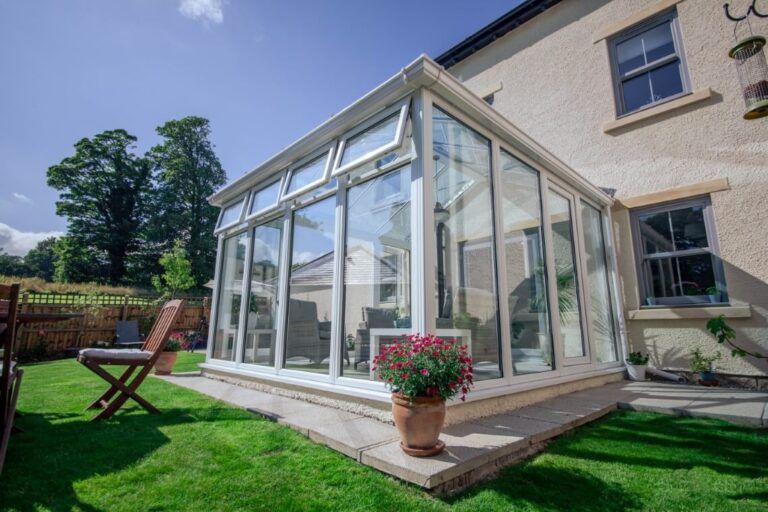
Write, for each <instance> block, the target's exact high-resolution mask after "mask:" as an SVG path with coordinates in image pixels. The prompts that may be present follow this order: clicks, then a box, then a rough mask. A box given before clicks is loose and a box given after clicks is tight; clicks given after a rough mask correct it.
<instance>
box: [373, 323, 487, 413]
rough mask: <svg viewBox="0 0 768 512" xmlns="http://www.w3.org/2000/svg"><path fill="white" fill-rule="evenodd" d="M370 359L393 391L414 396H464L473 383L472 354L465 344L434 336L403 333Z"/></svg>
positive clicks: (380, 376) (375, 369)
mask: <svg viewBox="0 0 768 512" xmlns="http://www.w3.org/2000/svg"><path fill="white" fill-rule="evenodd" d="M393 342H394V343H393V344H391V345H388V346H387V347H385V348H383V349H382V351H381V354H380V355H377V356H376V357H374V359H373V369H374V371H375V372H376V375H377V377H378V378H379V379H380V380H382V381H384V383H385V384H386V385H387V386H388V387H389V388H390V389H392V391H393V392H395V393H401V394H402V395H403V396H405V397H406V398H409V399H413V398H414V397H417V396H420V397H424V396H426V397H435V396H439V397H441V398H444V399H446V400H447V399H449V398H453V397H454V396H456V395H458V394H461V399H462V400H465V399H466V396H467V393H469V389H470V388H471V387H472V380H473V376H472V358H471V357H470V356H469V354H468V352H467V347H466V346H464V345H462V344H460V343H458V342H456V341H446V340H443V339H440V338H438V337H436V336H432V335H427V336H420V335H413V336H404V337H403V338H402V339H401V340H400V341H397V340H393Z"/></svg>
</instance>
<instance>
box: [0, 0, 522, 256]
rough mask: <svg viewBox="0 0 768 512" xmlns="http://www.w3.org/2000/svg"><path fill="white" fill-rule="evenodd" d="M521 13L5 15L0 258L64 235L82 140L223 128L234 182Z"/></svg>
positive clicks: (251, 4) (3, 9)
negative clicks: (63, 190) (57, 172)
mask: <svg viewBox="0 0 768 512" xmlns="http://www.w3.org/2000/svg"><path fill="white" fill-rule="evenodd" d="M518 3H520V0H506V1H502V0H475V1H471V0H416V1H414V0H411V1H404V0H387V1H379V2H373V1H365V0H357V1H348V0H333V1H331V0H328V1H320V0H314V1H312V0H270V1H256V0H101V1H97V0H66V1H62V0H0V183H2V186H0V247H2V248H3V249H4V250H5V251H6V252H8V253H10V254H19V255H23V254H25V253H26V251H28V250H29V249H30V248H32V247H33V246H34V245H35V244H36V243H37V241H38V240H40V239H42V238H45V237H47V236H50V235H57V234H61V233H62V232H64V231H66V221H65V220H64V219H63V218H61V217H58V216H57V215H56V211H55V202H56V199H57V198H58V192H57V191H55V190H53V189H51V188H49V187H48V186H47V185H46V179H45V173H46V170H47V169H48V167H50V166H51V165H54V164H57V163H59V162H60V161H61V160H62V159H63V158H65V157H67V156H70V155H72V154H73V153H74V149H73V145H74V143H75V142H77V141H78V140H79V139H81V138H83V137H92V136H94V135H95V134H97V133H100V132H102V131H104V130H110V129H116V128H123V129H125V130H127V131H128V132H129V133H131V134H133V135H135V136H137V137H138V143H137V147H136V151H137V152H138V153H143V152H145V151H146V150H147V149H149V148H150V147H151V146H153V145H154V144H156V143H157V142H158V137H157V135H156V132H155V128H156V127H157V126H160V125H161V124H163V123H164V122H165V121H168V120H170V119H178V118H181V117H184V116H187V115H198V116H202V117H205V118H207V119H209V120H210V121H211V130H212V140H213V143H214V144H215V147H216V153H217V155H218V157H219V159H220V160H221V163H222V165H223V167H224V169H225V170H226V171H227V176H228V179H229V180H230V181H231V180H233V179H235V178H237V177H239V176H241V175H242V174H243V173H245V172H247V171H248V170H250V169H252V168H254V167H256V166H257V165H258V164H259V163H261V162H262V161H264V160H266V159H267V158H268V157H270V156H272V155H273V154H275V153H276V152H277V151H279V150H280V149H281V148H283V147H285V146H287V145H288V144H290V143H291V142H293V141H294V140H296V139H298V138H299V137H301V136H302V135H303V134H305V133H307V132H308V131H310V130H311V129H312V128H314V127H315V126H317V125H318V124H320V123H322V122H323V121H325V120H326V119H328V118H329V117H330V116H331V115H332V114H333V113H335V112H338V111H339V110H341V109H342V108H344V107H345V106H347V105H348V104H350V103H352V102H354V101H355V100H356V99H357V98H359V97H360V96H362V95H363V94H365V93H366V92H368V91H369V90H371V89H373V88H374V87H376V86H377V85H378V84H380V83H381V82H383V81H384V80H386V79H387V78H389V77H391V76H392V75H394V74H395V73H396V72H397V71H398V70H399V69H401V68H402V67H403V66H405V65H406V64H408V63H409V62H410V61H412V60H413V59H415V58H416V57H417V56H418V55H420V54H421V53H426V54H428V55H430V56H432V57H436V56H437V55H439V54H440V53H442V52H443V51H445V50H447V49H448V48H450V47H451V46H453V45H454V44H456V43H458V42H459V41H461V40H462V39H464V38H465V37H467V36H469V35H470V34H472V33H473V32H475V31H476V30H478V29H479V28H481V27H483V26H485V25H486V24H488V23H489V22H491V21H493V20H494V19H496V18H497V17H499V16H501V15H502V14H504V13H506V12H507V11H509V10H510V9H512V8H513V7H514V6H515V5H517V4H518Z"/></svg>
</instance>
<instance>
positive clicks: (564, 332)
mask: <svg viewBox="0 0 768 512" xmlns="http://www.w3.org/2000/svg"><path fill="white" fill-rule="evenodd" d="M548 204H549V217H550V221H551V223H552V250H553V252H554V255H555V268H554V275H553V277H552V278H553V279H555V283H556V285H557V310H558V312H559V313H560V336H561V338H562V340H563V350H564V353H565V357H566V359H567V358H572V357H582V356H585V355H586V347H585V346H584V337H583V334H582V328H581V314H580V312H581V305H580V303H579V276H578V271H577V265H576V247H575V245H574V233H573V216H572V212H571V210H572V208H571V207H572V205H571V201H570V199H567V198H565V197H563V196H562V195H560V194H558V193H557V192H555V191H553V190H550V191H549V202H548Z"/></svg>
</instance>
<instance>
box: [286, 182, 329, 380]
mask: <svg viewBox="0 0 768 512" xmlns="http://www.w3.org/2000/svg"><path fill="white" fill-rule="evenodd" d="M335 211H336V198H335V197H329V198H326V199H323V200H322V201H318V202H317V203H313V204H311V205H309V206H307V207H305V208H302V209H300V210H296V211H295V212H294V213H293V250H292V253H291V278H290V295H289V297H290V300H289V302H288V324H287V329H286V337H285V367H286V368H294V369H297V370H305V371H311V372H316V373H328V362H329V358H330V355H331V325H332V320H331V319H332V318H333V296H332V291H333V250H334V237H335V236H336V221H335Z"/></svg>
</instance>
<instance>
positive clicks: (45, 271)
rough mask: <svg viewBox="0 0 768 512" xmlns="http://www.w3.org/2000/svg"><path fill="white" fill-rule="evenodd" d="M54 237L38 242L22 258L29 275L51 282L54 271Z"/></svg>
mask: <svg viewBox="0 0 768 512" xmlns="http://www.w3.org/2000/svg"><path fill="white" fill-rule="evenodd" d="M55 245H56V237H54V236H52V237H49V238H46V239H45V240H40V241H39V242H38V243H37V245H36V246H35V247H34V248H33V249H32V250H30V251H29V252H28V253H27V255H26V256H24V263H25V264H26V265H27V267H28V268H29V275H31V276H34V277H39V278H41V279H45V280H46V281H53V273H54V271H55V270H56V269H55V267H54V265H55V263H56V252H55V251H54V249H53V248H54V246H55Z"/></svg>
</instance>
